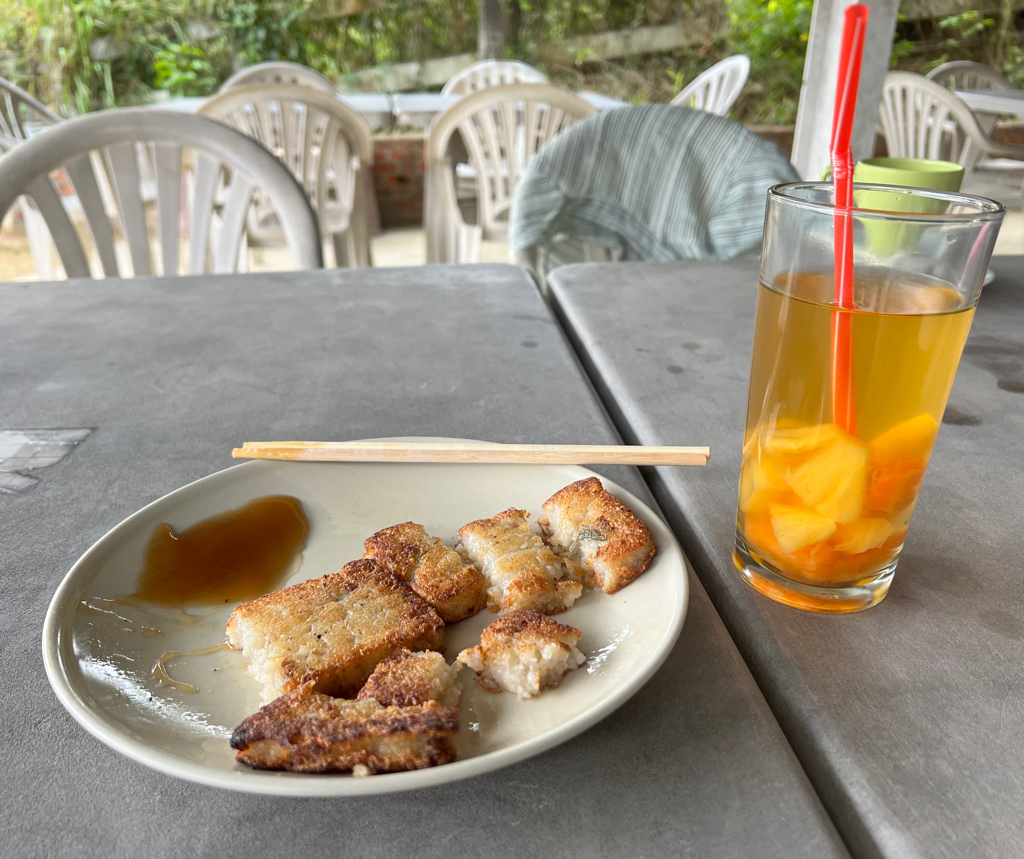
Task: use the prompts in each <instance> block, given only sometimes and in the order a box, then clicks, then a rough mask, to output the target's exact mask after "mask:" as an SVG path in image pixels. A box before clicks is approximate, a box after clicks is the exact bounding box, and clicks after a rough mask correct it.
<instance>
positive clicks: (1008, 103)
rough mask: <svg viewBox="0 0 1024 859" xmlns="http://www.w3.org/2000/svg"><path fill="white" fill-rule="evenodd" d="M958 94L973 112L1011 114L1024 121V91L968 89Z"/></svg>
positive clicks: (958, 91) (959, 91)
mask: <svg viewBox="0 0 1024 859" xmlns="http://www.w3.org/2000/svg"><path fill="white" fill-rule="evenodd" d="M956 94H957V95H958V96H960V98H961V99H963V101H964V102H966V104H967V106H968V107H969V108H970V109H971V110H977V111H981V112H984V113H1010V114H1016V115H1017V116H1019V117H1020V118H1021V119H1024V90H1020V89H974V90H971V89H968V90H957V91H956Z"/></svg>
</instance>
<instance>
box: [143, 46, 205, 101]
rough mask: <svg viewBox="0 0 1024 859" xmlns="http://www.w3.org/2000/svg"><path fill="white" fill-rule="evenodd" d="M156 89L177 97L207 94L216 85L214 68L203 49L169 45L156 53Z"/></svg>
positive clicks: (154, 68) (154, 64)
mask: <svg viewBox="0 0 1024 859" xmlns="http://www.w3.org/2000/svg"><path fill="white" fill-rule="evenodd" d="M153 70H154V72H156V86H157V88H158V89H162V90H167V91H168V92H169V93H170V94H171V95H174V96H193V95H206V94H207V93H209V92H210V91H211V90H213V89H215V88H216V86H217V77H216V75H215V73H214V68H213V65H212V64H211V63H210V60H209V59H208V58H207V56H206V53H205V52H204V51H203V49H202V48H200V47H198V46H196V45H181V44H177V43H175V42H168V43H167V45H165V46H164V47H163V48H161V49H160V50H158V51H157V52H156V54H155V58H154V63H153Z"/></svg>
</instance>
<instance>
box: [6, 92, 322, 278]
mask: <svg viewBox="0 0 1024 859" xmlns="http://www.w3.org/2000/svg"><path fill="white" fill-rule="evenodd" d="M140 145H141V146H142V147H144V149H145V150H146V152H147V155H148V156H149V157H151V158H152V162H153V165H154V167H155V170H156V190H157V194H156V200H155V201H154V205H155V209H156V212H155V214H156V218H155V220H156V233H155V236H153V237H152V238H153V239H154V240H155V241H154V244H158V245H159V249H160V253H159V254H157V253H156V250H155V247H151V236H150V234H149V228H148V226H147V218H146V211H145V207H144V204H143V201H142V198H141V195H140V173H139V147H140ZM94 152H95V153H98V155H99V157H100V158H101V159H102V161H103V162H104V163H105V164H106V166H107V169H108V171H109V173H110V176H111V177H112V179H113V185H114V192H115V195H116V198H117V207H118V218H117V219H116V230H117V231H118V232H120V233H121V234H122V235H123V236H124V238H125V241H126V242H127V245H128V252H129V254H130V266H129V265H126V263H127V262H128V260H124V259H119V254H118V246H117V243H116V242H115V224H112V223H111V219H110V218H109V217H108V214H107V212H106V210H105V208H104V204H103V200H102V197H101V194H100V183H99V181H98V180H97V175H96V170H95V167H94V160H93V157H92V155H93V153H94ZM55 171H62V172H63V174H64V176H65V177H66V179H67V182H68V184H69V185H70V186H71V188H72V189H73V191H74V193H75V195H76V196H77V199H78V202H79V204H80V206H81V212H82V215H83V216H84V219H85V224H84V227H85V228H87V229H86V230H85V231H84V232H87V233H88V236H85V235H81V234H80V233H79V231H78V230H77V229H76V227H75V224H74V223H73V221H72V219H71V217H70V216H69V214H68V211H67V207H66V204H65V202H64V199H62V195H61V192H60V191H59V190H58V187H57V186H56V185H55V184H54V182H53V180H52V179H51V178H50V175H51V174H52V173H54V172H55ZM223 177H226V180H224V179H223ZM222 181H223V182H224V184H225V186H226V191H227V193H226V197H225V199H224V202H223V204H217V203H216V201H215V194H216V191H217V188H218V186H219V185H220V184H221V183H222ZM257 187H259V188H260V189H261V190H262V191H264V192H265V193H266V194H267V196H268V197H269V198H270V200H271V201H273V204H274V206H275V208H276V209H277V211H278V212H279V213H280V215H281V223H282V225H283V227H284V231H285V234H286V236H287V239H288V245H289V247H290V249H291V252H292V257H293V260H294V263H295V266H296V268H319V267H320V266H321V265H322V261H323V258H322V256H321V249H320V241H319V227H318V226H317V221H316V215H315V214H314V213H313V210H312V208H311V207H310V205H309V202H308V201H307V199H306V195H305V193H304V192H303V190H302V188H301V187H300V186H299V185H298V183H297V182H296V181H295V179H294V177H293V176H292V175H291V174H290V173H289V172H288V171H287V170H286V169H284V168H283V167H282V166H281V164H280V162H279V161H278V160H277V159H276V158H274V156H273V155H271V154H270V153H269V152H267V151H266V150H265V149H264V148H263V147H262V146H260V145H259V144H257V143H254V142H253V141H251V140H249V139H248V138H247V137H246V136H245V135H244V134H240V133H239V132H237V131H235V130H234V129H232V128H228V127H227V126H224V125H221V124H220V123H218V122H214V121H213V120H211V119H206V118H204V117H201V116H192V115H189V114H182V113H175V112H171V111H158V110H146V109H121V110H108V111H101V112H99V113H93V114H90V115H88V116H81V117H78V118H77V119H72V120H68V121H67V122H63V123H61V124H60V125H57V126H54V127H53V128H51V129H49V130H47V131H46V132H45V133H43V134H40V135H38V136H37V137H33V138H31V139H29V140H27V141H25V142H24V143H21V144H19V145H18V146H16V147H15V148H14V149H13V150H12V151H10V152H8V153H7V154H6V155H4V156H3V158H0V218H2V214H5V213H6V212H7V211H8V210H9V209H10V208H11V206H12V205H13V204H14V202H15V201H16V200H17V199H18V197H20V196H22V195H24V196H26V197H30V198H31V199H32V201H33V203H34V204H35V205H36V207H37V208H38V209H39V212H40V213H41V215H42V217H43V219H44V220H45V221H46V225H47V227H48V228H49V231H50V235H51V236H52V237H53V241H54V244H55V245H56V246H57V252H58V254H59V255H60V259H61V262H62V263H63V265H64V271H65V273H66V275H67V276H68V277H69V278H72V277H90V276H92V269H91V267H90V261H89V256H90V253H89V248H90V246H91V250H92V255H93V256H94V258H96V259H98V265H97V266H96V271H97V272H99V273H101V274H102V275H105V276H108V277H114V276H120V277H127V276H129V274H134V275H136V276H138V275H147V274H151V273H154V272H155V271H157V270H158V271H159V272H160V273H162V274H164V275H165V276H169V275H176V274H179V273H183V272H182V268H184V270H185V271H186V272H187V273H189V274H201V273H203V272H205V271H207V270H209V269H212V270H213V271H216V272H230V271H234V270H236V269H237V267H238V263H239V256H240V250H241V248H242V247H243V239H244V231H245V220H246V213H247V212H248V211H249V203H250V201H251V199H252V196H253V193H254V191H255V189H256V188H257ZM182 233H185V234H187V236H188V255H187V256H188V259H187V262H186V264H185V265H184V266H182V265H181V261H180V253H179V250H180V248H181V243H180V238H181V234H182ZM85 238H88V239H89V241H83V239H85ZM121 256H123V254H122V255H121ZM94 261H95V259H94ZM157 262H159V263H160V265H155V263H157ZM129 269H130V272H129Z"/></svg>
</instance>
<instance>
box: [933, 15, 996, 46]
mask: <svg viewBox="0 0 1024 859" xmlns="http://www.w3.org/2000/svg"><path fill="white" fill-rule="evenodd" d="M995 23H996V22H995V19H994V18H989V17H986V16H985V15H983V14H982V13H981V12H978V11H977V10H971V11H968V12H960V13H959V14H956V15H948V16H947V17H945V18H942V19H940V21H939V29H940V30H942V31H943V32H944V33H946V34H947V35H946V45H947V47H950V48H956V47H957V46H958V45H960V44H961V43H962V42H964V41H965V40H967V39H973V38H976V37H978V36H980V35H981V34H982V33H984V32H985V30H987V29H989V28H990V27H993V26H995Z"/></svg>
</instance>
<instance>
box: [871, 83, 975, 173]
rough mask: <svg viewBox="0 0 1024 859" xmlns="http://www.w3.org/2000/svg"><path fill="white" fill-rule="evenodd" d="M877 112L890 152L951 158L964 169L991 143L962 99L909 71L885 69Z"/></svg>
mask: <svg viewBox="0 0 1024 859" xmlns="http://www.w3.org/2000/svg"><path fill="white" fill-rule="evenodd" d="M878 118H879V122H880V123H881V125H882V133H883V134H884V135H885V142H886V146H887V148H888V150H889V155H890V156H892V157H893V158H930V159H935V160H940V161H956V162H958V163H960V164H963V165H964V167H965V168H968V169H970V168H971V167H973V165H974V162H975V161H976V160H977V158H978V156H979V155H980V154H981V153H982V152H984V151H985V150H987V149H991V148H993V147H994V146H995V145H994V144H991V142H990V141H989V140H988V138H987V137H986V135H985V134H984V132H983V131H982V129H981V127H980V126H979V125H978V120H977V118H976V117H975V116H974V113H973V112H972V111H971V109H970V108H969V107H968V106H967V105H966V104H964V103H963V101H961V100H960V99H959V98H958V97H957V96H956V95H954V94H953V93H952V92H950V91H949V90H948V89H946V88H945V87H944V86H942V85H940V84H937V83H935V82H934V81H930V80H928V79H927V78H925V77H923V76H922V75H918V74H914V73H913V72H889V74H888V75H886V77H885V83H884V84H883V86H882V103H881V106H880V108H879V116H878Z"/></svg>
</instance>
